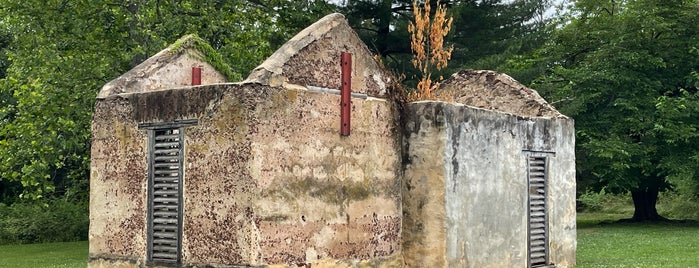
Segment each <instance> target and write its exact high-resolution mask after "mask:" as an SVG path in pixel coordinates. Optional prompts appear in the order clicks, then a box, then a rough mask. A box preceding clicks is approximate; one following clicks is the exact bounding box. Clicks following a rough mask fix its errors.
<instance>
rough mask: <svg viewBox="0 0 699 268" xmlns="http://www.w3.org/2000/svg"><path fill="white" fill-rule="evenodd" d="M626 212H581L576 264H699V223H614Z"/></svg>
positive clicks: (675, 267)
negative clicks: (615, 213) (612, 213)
mask: <svg viewBox="0 0 699 268" xmlns="http://www.w3.org/2000/svg"><path fill="white" fill-rule="evenodd" d="M625 216H626V215H609V214H591V213H580V214H578V251H577V264H578V265H577V266H576V268H601V267H622V268H623V267H634V268H635V267H639V268H653V267H662V268H686V267H699V224H697V223H696V222H695V223H692V222H684V223H678V222H669V223H648V224H638V223H615V221H616V220H618V219H620V218H622V217H625ZM629 216H630V215H629ZM626 217H628V216H626ZM600 222H603V223H601V224H600Z"/></svg>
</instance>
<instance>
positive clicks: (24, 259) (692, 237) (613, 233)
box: [0, 213, 699, 268]
mask: <svg viewBox="0 0 699 268" xmlns="http://www.w3.org/2000/svg"><path fill="white" fill-rule="evenodd" d="M629 216H630V215H621V214H603V213H579V214H578V251H577V262H578V265H577V266H576V268H602V267H622V268H623V267H634V268H636V267H638V268H654V267H657V268H660V267H662V268H687V267H698V268H699V224H698V223H653V224H629V223H614V221H616V220H618V219H620V218H626V217H629ZM600 222H606V223H601V224H600ZM87 247H88V245H87V241H81V242H67V243H46V244H30V245H5V246H0V268H5V267H13V268H14V267H33V268H43V267H46V268H48V267H85V266H86V265H87Z"/></svg>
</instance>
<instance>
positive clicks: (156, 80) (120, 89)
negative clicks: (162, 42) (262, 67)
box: [97, 40, 227, 98]
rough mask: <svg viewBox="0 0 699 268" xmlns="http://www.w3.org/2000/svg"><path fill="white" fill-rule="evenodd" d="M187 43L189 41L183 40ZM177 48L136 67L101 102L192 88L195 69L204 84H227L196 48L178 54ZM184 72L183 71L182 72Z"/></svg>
mask: <svg viewBox="0 0 699 268" xmlns="http://www.w3.org/2000/svg"><path fill="white" fill-rule="evenodd" d="M181 41H182V42H186V41H187V40H181ZM174 49H175V47H174V46H170V47H168V48H167V49H165V50H163V51H160V52H159V53H158V54H155V55H154V56H153V57H151V58H149V59H148V60H146V61H144V62H143V63H141V64H139V65H138V66H136V67H134V68H133V69H132V70H130V71H129V72H127V73H125V74H123V75H122V76H120V77H118V78H116V79H114V80H112V81H110V82H109V83H107V84H106V85H104V87H103V88H102V90H100V92H99V94H98V96H97V97H98V98H106V97H108V96H111V95H116V94H123V93H143V92H150V91H156V90H163V89H170V88H177V87H184V86H189V85H191V84H192V73H191V71H190V70H191V69H192V67H200V68H201V84H202V85H207V84H216V83H224V82H226V81H227V80H226V77H225V76H224V75H223V74H221V73H220V72H218V71H217V70H216V68H215V67H214V66H212V65H211V64H209V63H207V62H206V61H203V60H201V58H203V54H202V52H199V51H197V50H196V49H193V48H182V49H181V51H175V50H174ZM183 70H184V71H183Z"/></svg>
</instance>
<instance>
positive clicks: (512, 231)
mask: <svg viewBox="0 0 699 268" xmlns="http://www.w3.org/2000/svg"><path fill="white" fill-rule="evenodd" d="M405 117H406V127H405V129H404V133H405V134H404V139H405V141H406V142H405V143H404V144H405V147H404V152H405V155H404V163H405V167H404V168H405V177H404V178H403V198H404V202H403V211H404V213H403V214H404V217H405V218H404V227H403V228H404V242H403V252H404V254H405V259H406V264H407V265H408V266H411V267H418V266H419V267H427V266H429V267H526V265H527V253H528V251H527V239H528V238H527V237H528V225H527V222H528V218H527V217H528V214H527V212H528V209H529V208H528V203H527V200H528V191H529V189H528V184H527V157H528V155H530V154H531V153H538V154H544V155H547V156H548V157H549V170H548V180H549V181H548V192H547V195H548V196H547V198H548V204H549V207H548V210H547V213H548V214H549V225H548V226H549V248H550V261H551V262H552V263H554V264H556V267H572V266H573V265H574V264H575V156H574V130H573V122H572V120H571V119H569V118H567V117H564V116H560V117H557V118H535V117H522V116H515V115H510V114H505V113H498V112H492V111H488V110H483V109H478V108H473V107H469V106H464V105H460V104H447V103H443V102H417V103H410V104H408V105H407V109H406V113H405ZM428 143H438V144H434V145H432V144H430V145H429V146H430V147H427V145H428ZM427 148H429V149H427ZM433 150H436V152H435V151H433ZM440 167H441V168H442V169H441V170H440ZM439 228H444V229H443V231H441V230H440V229H439ZM431 241H440V242H441V243H438V244H435V243H433V242H431ZM442 243H443V244H442ZM432 249H433V250H432ZM417 254H422V255H417ZM408 256H420V257H413V258H410V257H408Z"/></svg>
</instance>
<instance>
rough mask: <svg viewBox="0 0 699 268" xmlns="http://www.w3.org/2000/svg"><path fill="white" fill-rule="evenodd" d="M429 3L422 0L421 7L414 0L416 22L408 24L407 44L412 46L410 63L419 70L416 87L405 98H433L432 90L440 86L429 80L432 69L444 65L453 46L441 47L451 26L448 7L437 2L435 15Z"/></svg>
mask: <svg viewBox="0 0 699 268" xmlns="http://www.w3.org/2000/svg"><path fill="white" fill-rule="evenodd" d="M431 9H432V7H431V6H430V1H429V0H425V3H424V4H423V6H422V8H420V6H419V4H418V2H417V1H414V2H413V15H414V16H415V22H412V21H411V22H410V23H409V24H408V32H409V33H410V48H411V49H412V50H413V60H412V63H413V67H415V68H416V69H418V70H419V71H420V73H421V76H422V77H421V78H420V81H419V82H418V84H417V88H416V89H415V90H413V91H411V92H410V93H408V101H417V100H436V99H438V98H439V96H437V95H438V94H435V92H436V90H437V89H438V88H439V80H442V77H439V79H438V81H432V70H433V69H435V70H437V71H439V70H441V69H442V68H444V67H446V66H447V63H448V62H449V60H450V59H451V52H452V51H453V50H454V48H453V47H448V48H445V47H444V37H445V36H447V34H448V33H449V30H450V29H451V23H452V18H447V9H446V7H444V6H443V5H440V4H437V10H436V11H435V12H434V17H433V18H430V12H431Z"/></svg>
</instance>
